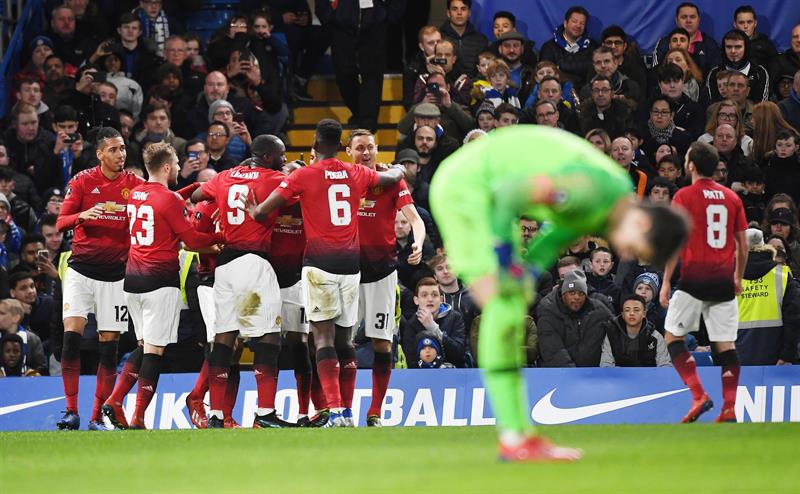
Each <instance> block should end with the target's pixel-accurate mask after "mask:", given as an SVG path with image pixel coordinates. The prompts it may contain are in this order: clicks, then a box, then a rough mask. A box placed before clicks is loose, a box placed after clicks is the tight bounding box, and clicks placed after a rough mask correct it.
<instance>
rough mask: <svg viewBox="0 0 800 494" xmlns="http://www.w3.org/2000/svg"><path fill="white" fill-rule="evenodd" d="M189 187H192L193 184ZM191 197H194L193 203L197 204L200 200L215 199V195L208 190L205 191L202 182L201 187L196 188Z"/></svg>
mask: <svg viewBox="0 0 800 494" xmlns="http://www.w3.org/2000/svg"><path fill="white" fill-rule="evenodd" d="M206 183H208V182H206ZM189 187H191V185H190V186H189ZM181 190H183V189H181ZM178 193H179V194H180V192H178ZM181 195H183V194H181ZM191 199H192V204H197V203H198V202H202V201H205V200H211V199H214V196H213V195H210V194H209V193H208V192H206V191H204V190H203V187H202V184H201V186H200V187H198V188H196V189H195V190H194V191H193V192H192V197H191Z"/></svg>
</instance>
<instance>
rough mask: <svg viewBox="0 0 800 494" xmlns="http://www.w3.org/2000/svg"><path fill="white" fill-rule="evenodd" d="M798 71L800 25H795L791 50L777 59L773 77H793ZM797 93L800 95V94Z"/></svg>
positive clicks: (790, 45)
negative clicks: (785, 75) (786, 75)
mask: <svg viewBox="0 0 800 494" xmlns="http://www.w3.org/2000/svg"><path fill="white" fill-rule="evenodd" d="M798 70H800V23H798V24H795V26H794V28H792V39H791V40H790V44H789V49H788V50H786V51H785V52H783V53H781V54H780V55H778V57H777V58H776V59H775V68H774V69H773V72H772V75H773V78H777V77H778V76H781V75H784V74H788V75H793V74H795V73H796V72H797V71H798ZM795 80H796V79H795ZM795 92H797V91H795ZM797 93H798V94H800V92H797Z"/></svg>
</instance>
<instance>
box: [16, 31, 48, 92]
mask: <svg viewBox="0 0 800 494" xmlns="http://www.w3.org/2000/svg"><path fill="white" fill-rule="evenodd" d="M28 51H30V52H31V55H30V61H29V62H28V63H27V64H26V65H25V67H23V68H22V70H21V71H20V72H19V73H18V74H17V78H19V79H26V78H32V79H36V80H39V81H44V80H45V70H44V61H45V60H47V57H49V56H50V55H52V54H53V53H54V52H53V41H52V40H51V39H50V38H48V37H47V36H41V35H40V36H36V37H35V38H33V39H32V40H31V42H30V43H28Z"/></svg>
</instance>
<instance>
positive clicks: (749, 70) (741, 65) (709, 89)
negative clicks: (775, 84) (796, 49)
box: [703, 39, 770, 103]
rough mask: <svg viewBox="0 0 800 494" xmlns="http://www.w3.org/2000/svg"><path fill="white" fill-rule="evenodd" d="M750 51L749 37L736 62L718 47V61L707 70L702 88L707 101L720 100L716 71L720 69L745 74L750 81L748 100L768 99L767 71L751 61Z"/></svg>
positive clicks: (755, 101)
mask: <svg viewBox="0 0 800 494" xmlns="http://www.w3.org/2000/svg"><path fill="white" fill-rule="evenodd" d="M723 42H724V40H723ZM750 52H751V47H750V40H749V39H745V42H744V56H743V57H742V59H741V60H739V61H738V62H734V61H732V60H729V59H728V57H727V56H726V55H725V49H724V48H722V49H720V63H719V65H717V66H716V67H714V68H712V69H711V70H709V71H708V77H707V78H706V87H705V88H703V90H704V91H706V95H707V96H708V98H709V99H708V101H711V102H716V101H720V100H722V96H721V95H720V94H719V87H718V86H717V72H719V71H720V70H734V71H736V72H741V73H742V74H744V75H746V76H747V79H748V80H749V81H750V94H749V95H748V96H747V99H749V100H750V101H752V102H754V103H758V102H760V101H767V100H768V99H769V90H770V82H769V73H768V72H767V69H765V68H764V67H763V66H761V65H758V64H756V63H754V62H752V61H751V56H750Z"/></svg>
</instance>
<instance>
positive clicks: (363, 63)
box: [316, 0, 405, 132]
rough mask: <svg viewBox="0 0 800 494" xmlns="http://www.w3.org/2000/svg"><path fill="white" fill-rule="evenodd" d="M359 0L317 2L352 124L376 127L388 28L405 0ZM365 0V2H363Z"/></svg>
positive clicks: (340, 89)
mask: <svg viewBox="0 0 800 494" xmlns="http://www.w3.org/2000/svg"><path fill="white" fill-rule="evenodd" d="M361 3H362V2H360V1H359V0H339V1H338V2H316V13H317V17H319V19H320V21H321V22H322V25H323V26H325V27H327V28H328V29H330V32H331V50H332V54H333V69H334V72H335V74H336V84H338V86H339V91H340V92H341V93H342V98H343V99H344V102H345V104H346V105H347V108H349V109H350V113H352V116H351V117H350V121H349V123H350V124H354V125H358V126H360V127H364V128H366V129H369V130H371V131H373V132H374V131H375V130H376V129H377V127H378V110H379V109H380V104H381V91H382V89H383V72H384V69H385V67H386V31H387V30H388V26H389V24H391V23H392V22H393V21H395V20H397V19H399V18H400V17H401V16H402V14H403V9H404V7H405V2H404V0H384V1H376V2H374V3H371V6H370V8H363V7H361ZM364 3H366V2H364Z"/></svg>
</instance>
